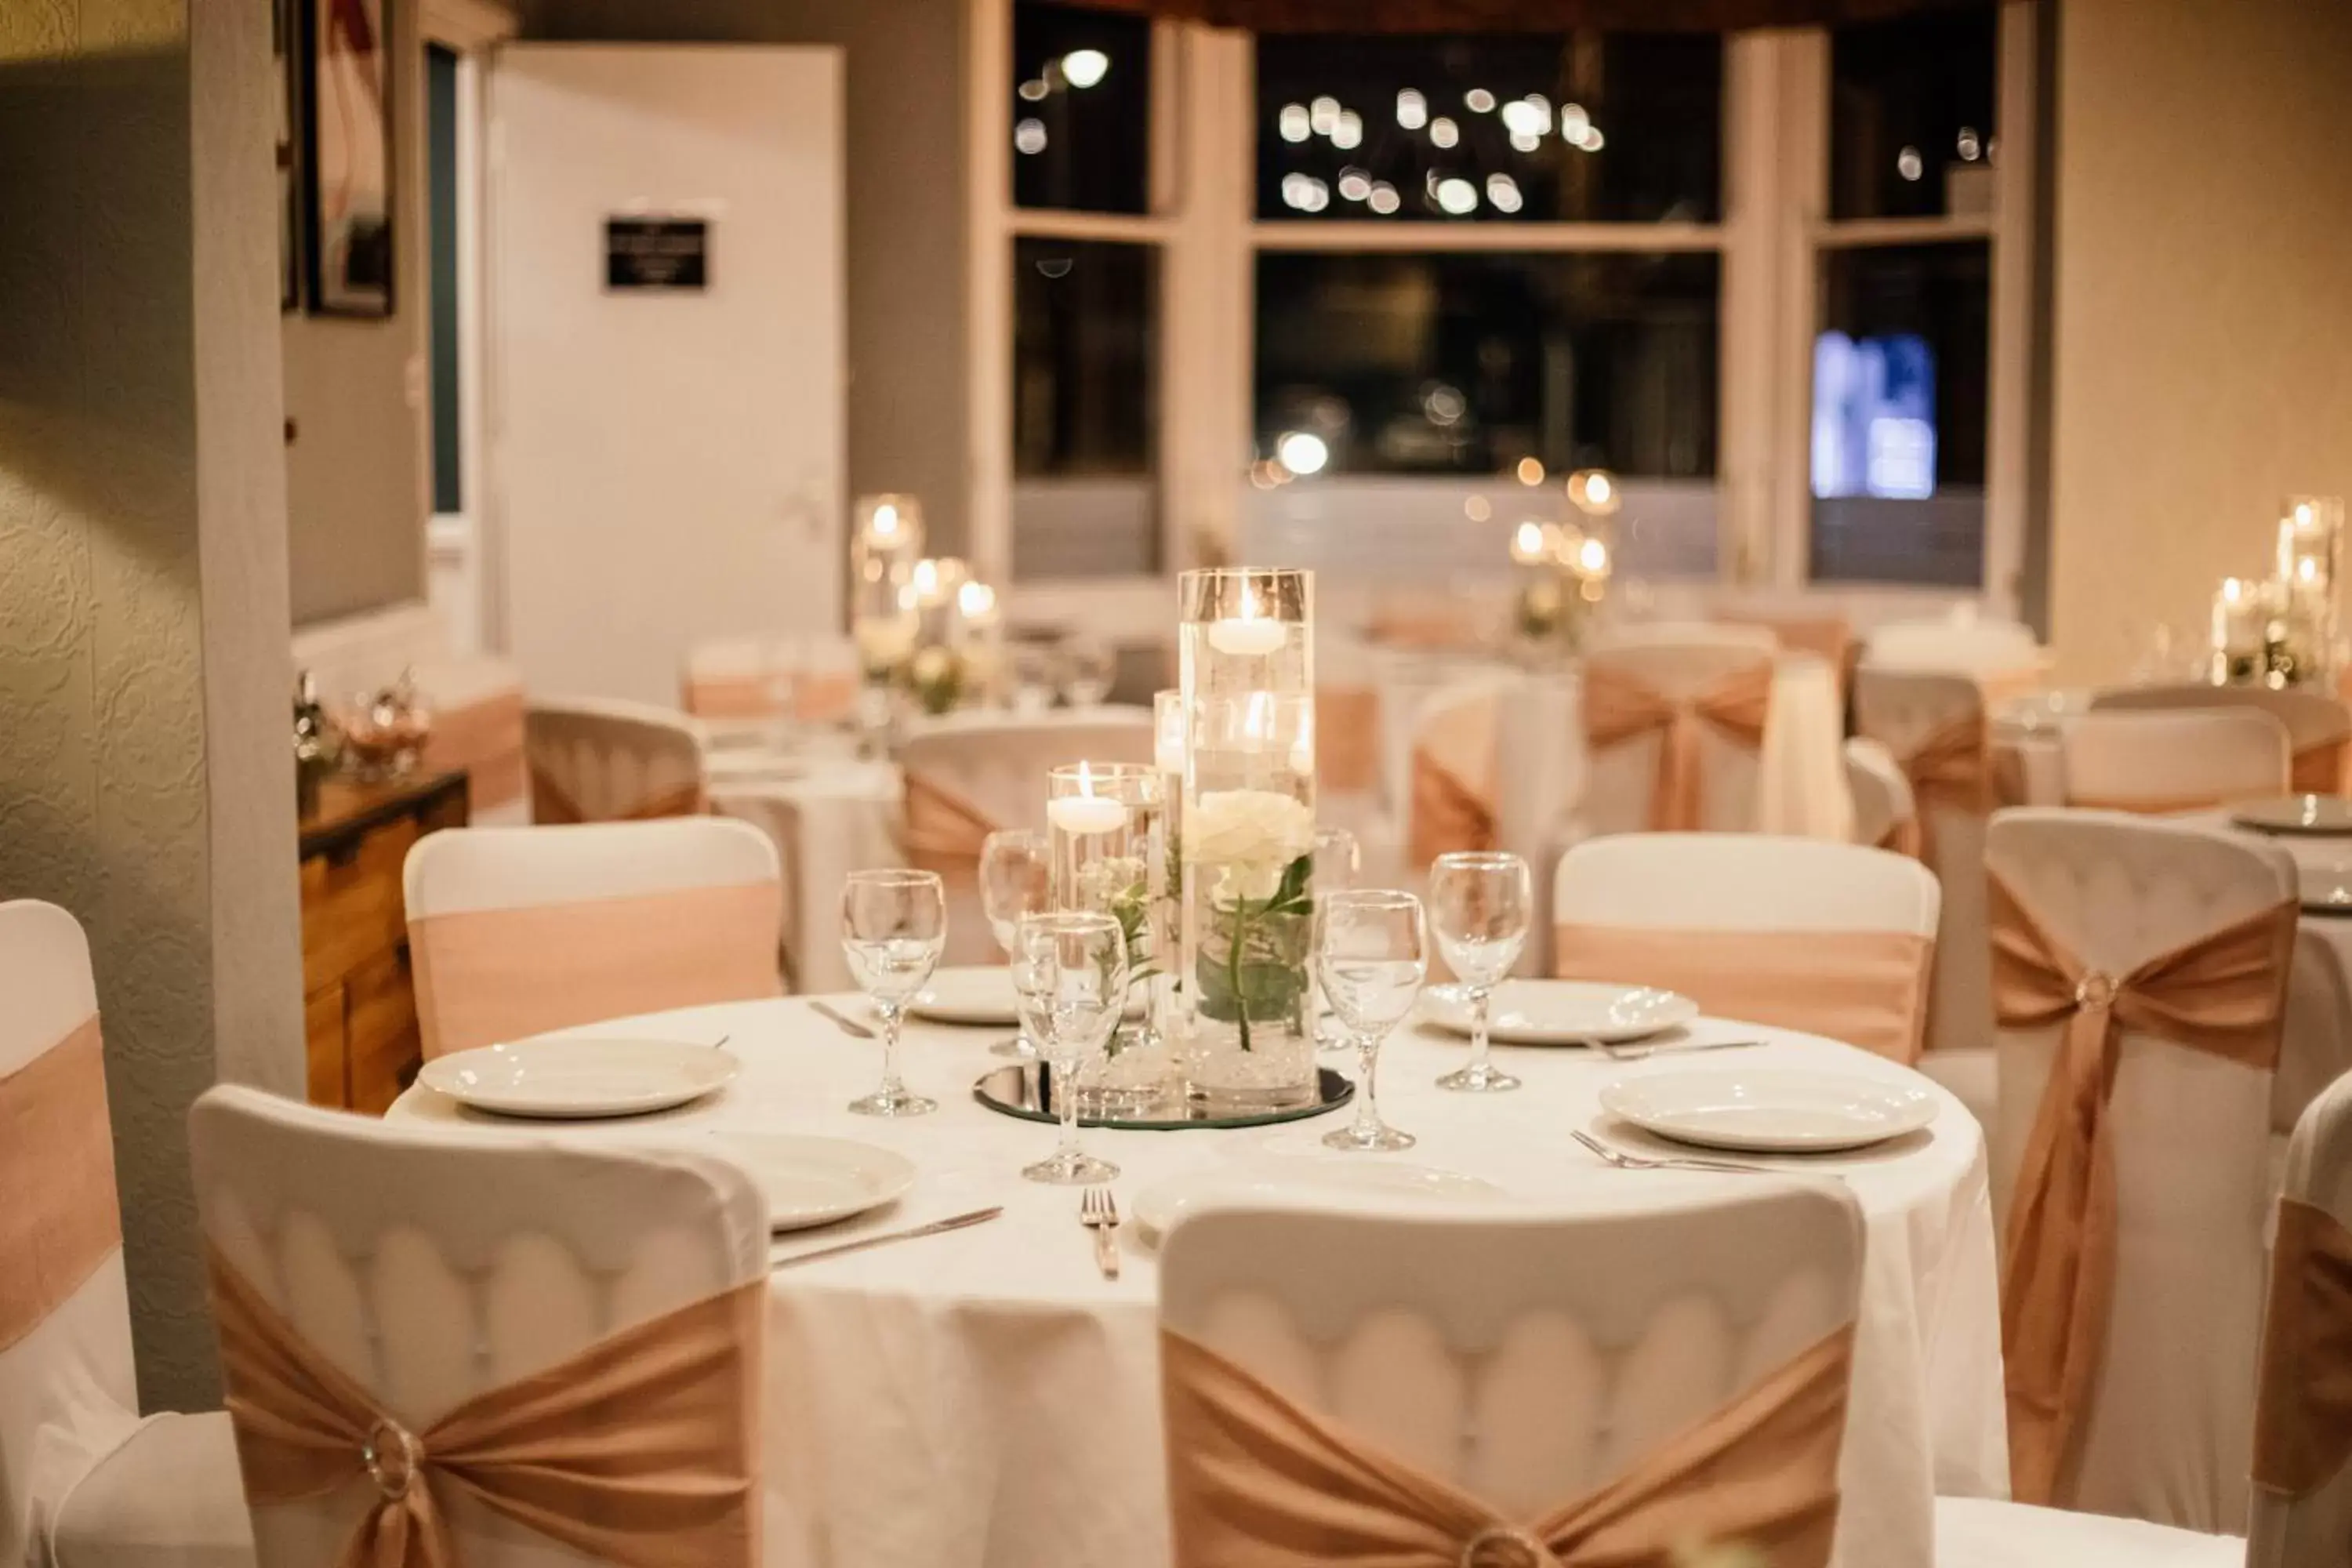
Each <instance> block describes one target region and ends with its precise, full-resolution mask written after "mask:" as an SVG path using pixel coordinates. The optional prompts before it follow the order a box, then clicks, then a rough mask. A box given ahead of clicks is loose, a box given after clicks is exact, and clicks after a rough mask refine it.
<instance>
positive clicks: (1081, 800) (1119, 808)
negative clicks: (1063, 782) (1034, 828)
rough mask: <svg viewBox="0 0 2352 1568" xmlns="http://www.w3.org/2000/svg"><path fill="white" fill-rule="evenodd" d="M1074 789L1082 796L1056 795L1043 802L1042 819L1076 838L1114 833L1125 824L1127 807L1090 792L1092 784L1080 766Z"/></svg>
mask: <svg viewBox="0 0 2352 1568" xmlns="http://www.w3.org/2000/svg"><path fill="white" fill-rule="evenodd" d="M1078 787H1079V788H1080V789H1082V790H1084V791H1085V792H1086V793H1085V794H1084V795H1059V796H1056V797H1055V798H1054V799H1052V800H1049V801H1047V802H1046V803H1045V820H1046V821H1047V822H1049V823H1051V824H1052V825H1053V826H1055V827H1058V828H1060V829H1061V830H1062V831H1063V832H1065V833H1067V834H1070V835H1072V836H1073V837H1080V838H1087V837H1094V836H1095V835H1097V834H1101V833H1117V832H1118V830H1119V829H1120V828H1121V827H1123V826H1126V825H1127V807H1125V806H1124V805H1120V804H1119V803H1118V802H1117V801H1115V800H1109V799H1107V798H1105V797H1104V796H1102V795H1097V794H1095V793H1094V781H1093V780H1092V779H1090V778H1088V777H1087V773H1086V771H1085V768H1084V766H1083V765H1081V767H1080V769H1079V773H1078Z"/></svg>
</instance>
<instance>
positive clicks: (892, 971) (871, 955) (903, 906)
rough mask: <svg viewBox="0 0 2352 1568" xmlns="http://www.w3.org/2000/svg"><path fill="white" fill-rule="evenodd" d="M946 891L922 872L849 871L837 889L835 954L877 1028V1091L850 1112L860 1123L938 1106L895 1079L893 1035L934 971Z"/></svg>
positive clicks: (944, 925) (943, 941)
mask: <svg viewBox="0 0 2352 1568" xmlns="http://www.w3.org/2000/svg"><path fill="white" fill-rule="evenodd" d="M947 935H948V905H947V889H946V888H945V887H944V886H942V885H941V883H940V879H939V877H938V876H937V875H936V874H935V873H932V872H929V871H901V870H884V871H852V872H851V873H850V874H849V879H848V880H847V881H846V882H845V883H844V884H843V886H842V889H841V951H842V952H843V953H844V954H845V956H846V957H847V958H848V960H849V973H851V975H853V976H854V977H856V981H857V985H858V989H859V990H861V991H863V992H865V993H866V997H867V998H868V999H869V1000H870V1001H872V1003H873V1004H874V1013H875V1016H877V1017H878V1018H880V1019H881V1020H882V1087H881V1088H879V1089H876V1090H875V1091H874V1092H873V1093H872V1094H869V1095H867V1096H866V1097H865V1098H864V1099H863V1100H851V1101H850V1102H849V1109H850V1110H853V1111H856V1113H857V1114H858V1115H860V1116H921V1115H924V1114H926V1113H928V1112H929V1111H933V1110H938V1109H939V1108H940V1106H939V1101H937V1100H926V1099H924V1098H923V1097H922V1096H921V1095H919V1094H913V1093H909V1092H908V1089H907V1086H906V1085H905V1084H904V1083H902V1082H900V1081H899V1079H898V1030H899V1026H901V1025H902V1024H903V1023H904V1022H905V1021H906V1016H907V1004H908V1003H909V1002H911V1001H913V1000H914V998H915V995H916V994H917V993H918V992H919V991H921V990H922V988H923V986H924V984H925V983H926V982H928V981H929V979H930V977H931V971H932V970H934V969H936V968H938V967H939V962H940V950H941V949H942V948H944V947H946V945H947Z"/></svg>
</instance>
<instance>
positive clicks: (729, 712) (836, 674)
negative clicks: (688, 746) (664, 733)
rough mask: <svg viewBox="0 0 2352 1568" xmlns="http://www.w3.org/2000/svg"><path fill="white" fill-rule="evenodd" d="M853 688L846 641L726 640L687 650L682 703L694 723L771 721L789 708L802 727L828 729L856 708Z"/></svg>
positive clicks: (855, 679) (853, 661)
mask: <svg viewBox="0 0 2352 1568" xmlns="http://www.w3.org/2000/svg"><path fill="white" fill-rule="evenodd" d="M859 680H860V671H859V668H858V663H857V650H856V647H855V645H853V644H852V643H851V642H850V640H849V639H848V638H847V637H728V638H722V639H719V640H717V641H712V642H704V643H698V644H696V645H695V646H694V647H691V648H689V649H688V650H687V656H686V678H685V681H684V689H683V691H682V692H681V696H682V697H683V699H684V706H685V708H686V710H687V711H688V713H691V714H693V715H694V716H695V717H696V718H698V719H705V720H719V721H726V720H743V719H771V718H774V717H776V716H778V715H779V714H781V713H782V712H784V711H785V710H786V709H787V708H789V710H790V713H791V716H792V717H793V718H795V719H798V720H800V721H803V722H804V723H828V722H831V721H834V720H836V719H839V718H842V717H843V716H845V714H847V713H848V712H849V710H851V709H852V708H854V707H855V706H856V702H857V689H858V684H859Z"/></svg>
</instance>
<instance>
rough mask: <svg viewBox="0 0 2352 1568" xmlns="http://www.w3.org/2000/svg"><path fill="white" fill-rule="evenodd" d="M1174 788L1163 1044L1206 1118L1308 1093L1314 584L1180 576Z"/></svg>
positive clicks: (1275, 1106) (1300, 1099)
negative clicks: (1173, 1034)
mask: <svg viewBox="0 0 2352 1568" xmlns="http://www.w3.org/2000/svg"><path fill="white" fill-rule="evenodd" d="M1178 595H1179V604H1180V612H1181V614H1180V624H1179V627H1178V633H1177V654H1178V663H1179V668H1180V670H1181V685H1180V689H1181V693H1182V703H1183V710H1184V788H1183V791H1182V795H1181V805H1180V806H1179V807H1178V816H1179V819H1180V821H1181V839H1180V845H1181V853H1180V855H1179V857H1178V859H1179V874H1180V875H1181V879H1182V884H1183V886H1182V891H1181V897H1180V898H1179V899H1178V900H1177V908H1178V919H1177V933H1176V952H1175V963H1176V966H1177V969H1178V972H1179V973H1180V975H1181V986H1182V990H1181V998H1180V1001H1179V1005H1178V1007H1177V1013H1178V1031H1177V1032H1178V1034H1179V1037H1180V1038H1179V1041H1178V1046H1177V1050H1178V1054H1179V1058H1180V1059H1181V1062H1182V1065H1183V1070H1184V1077H1185V1083H1186V1087H1187V1089H1188V1090H1189V1091H1190V1093H1191V1094H1192V1096H1193V1097H1194V1098H1195V1099H1196V1100H1200V1101H1202V1102H1203V1103H1204V1104H1205V1105H1206V1106H1207V1107H1208V1108H1209V1109H1211V1110H1213V1112H1214V1113H1217V1114H1222V1115H1247V1114H1251V1113H1254V1112H1258V1111H1265V1110H1282V1109H1286V1108H1290V1107H1294V1106H1297V1105H1302V1104H1306V1103H1307V1102H1309V1101H1311V1100H1313V1099H1314V1097H1315V1094H1316V1078H1315V1037H1314V1026H1313V1019H1312V1018H1311V1016H1309V1015H1310V1011H1311V1004H1310V996H1311V987H1310V986H1309V984H1308V971H1307V961H1308V957H1309V941H1310V936H1309V933H1310V929H1311V927H1312V924H1313V916H1314V887H1313V881H1314V868H1315V697H1314V692H1315V626H1314V578H1313V574H1310V573H1307V572H1296V571H1265V570H1258V569H1253V568H1218V569H1215V570H1209V571H1197V572H1187V573H1185V574H1183V576H1182V578H1181V580H1180V582H1179V584H1178Z"/></svg>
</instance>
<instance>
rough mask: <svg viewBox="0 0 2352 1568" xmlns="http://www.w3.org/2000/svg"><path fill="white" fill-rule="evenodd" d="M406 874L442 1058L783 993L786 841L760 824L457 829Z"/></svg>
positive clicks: (435, 841)
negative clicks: (776, 840) (779, 851)
mask: <svg viewBox="0 0 2352 1568" xmlns="http://www.w3.org/2000/svg"><path fill="white" fill-rule="evenodd" d="M402 880H403V886H404V893H405V896H406V899H407V908H408V942H409V952H410V955H411V957H412V960H413V962H414V963H415V974H416V1016H417V1022H418V1024H419V1026H421V1028H422V1030H423V1034H424V1045H425V1056H426V1057H427V1058H433V1057H438V1056H446V1055H447V1054H448V1053H450V1052H452V1051H463V1050H470V1049H472V1048H473V1047H477V1046H487V1045H493V1044H496V1043H498V1042H499V1041H502V1040H512V1039H518V1038H520V1037H524V1036H526V1035H536V1034H542V1033H545V1032H546V1031H548V1030H550V1029H563V1028H571V1027H573V1026H578V1025H582V1024H593V1023H598V1022H601V1021H603V1020H604V1019H607V1018H619V1017H627V1016H632V1015H635V1014H638V1013H656V1012H664V1011H667V1010H669V1009H671V1008H676V1007H695V1006H701V1005H706V1004H709V1003H717V1002H745V1001H752V1000H756V999H758V998H761V997H766V996H774V995H778V994H781V991H782V988H781V986H780V985H779V984H778V981H777V952H778V946H779V943H780V942H781V941H782V924H783V889H782V881H781V879H780V877H779V873H778V868H777V862H776V848H775V846H774V845H773V844H772V843H770V842H769V841H768V836H767V835H766V834H764V833H762V832H761V831H760V830H759V829H758V828H756V827H754V826H751V824H750V823H747V822H737V821H734V820H733V819H731V818H728V817H717V816H697V817H681V818H678V819H677V820H675V821H667V822H597V823H583V824H578V825H575V826H569V827H453V828H449V829H447V830H446V831H444V832H440V833H432V834H427V835H426V836H425V837H423V838H420V839H418V840H417V841H416V843H415V846H414V847H411V848H410V849H409V851H408V861H407V864H406V866H405V867H404V868H403V873H402Z"/></svg>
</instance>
